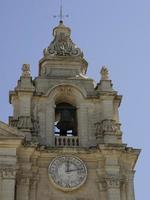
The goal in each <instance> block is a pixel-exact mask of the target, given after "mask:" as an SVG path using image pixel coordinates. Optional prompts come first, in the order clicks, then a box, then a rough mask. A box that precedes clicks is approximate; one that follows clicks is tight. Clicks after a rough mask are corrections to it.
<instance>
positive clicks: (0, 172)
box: [0, 166, 17, 179]
mask: <svg viewBox="0 0 150 200" xmlns="http://www.w3.org/2000/svg"><path fill="white" fill-rule="evenodd" d="M16 171H17V170H16V167H14V166H3V167H1V166H0V176H1V178H3V179H15V177H16Z"/></svg>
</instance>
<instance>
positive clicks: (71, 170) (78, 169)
mask: <svg viewBox="0 0 150 200" xmlns="http://www.w3.org/2000/svg"><path fill="white" fill-rule="evenodd" d="M80 170H82V168H77V169H70V170H69V171H67V172H74V171H80Z"/></svg>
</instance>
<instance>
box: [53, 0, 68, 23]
mask: <svg viewBox="0 0 150 200" xmlns="http://www.w3.org/2000/svg"><path fill="white" fill-rule="evenodd" d="M54 17H55V18H56V17H59V19H60V22H63V18H65V17H69V15H63V3H62V0H61V1H60V14H59V15H54Z"/></svg>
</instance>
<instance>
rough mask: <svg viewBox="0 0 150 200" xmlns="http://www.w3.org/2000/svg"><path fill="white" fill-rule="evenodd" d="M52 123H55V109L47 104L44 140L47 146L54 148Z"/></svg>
mask: <svg viewBox="0 0 150 200" xmlns="http://www.w3.org/2000/svg"><path fill="white" fill-rule="evenodd" d="M54 121H55V107H54V106H53V105H51V104H47V109H46V140H47V144H48V145H51V146H54Z"/></svg>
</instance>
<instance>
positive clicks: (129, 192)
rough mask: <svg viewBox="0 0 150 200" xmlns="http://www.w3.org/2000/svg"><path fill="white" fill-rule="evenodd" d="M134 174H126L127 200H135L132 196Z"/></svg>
mask: <svg viewBox="0 0 150 200" xmlns="http://www.w3.org/2000/svg"><path fill="white" fill-rule="evenodd" d="M134 174H135V171H131V172H129V174H128V178H127V184H126V192H127V200H135V195H134Z"/></svg>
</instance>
